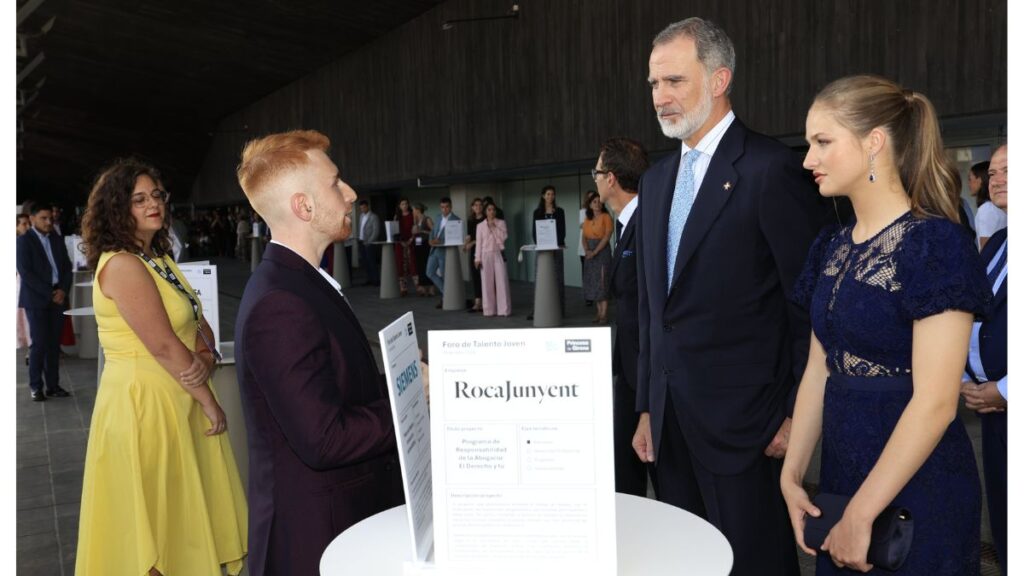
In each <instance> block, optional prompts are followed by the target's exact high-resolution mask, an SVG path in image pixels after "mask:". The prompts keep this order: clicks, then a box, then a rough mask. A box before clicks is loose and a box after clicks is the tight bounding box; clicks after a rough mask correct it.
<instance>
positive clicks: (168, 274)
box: [138, 251, 221, 362]
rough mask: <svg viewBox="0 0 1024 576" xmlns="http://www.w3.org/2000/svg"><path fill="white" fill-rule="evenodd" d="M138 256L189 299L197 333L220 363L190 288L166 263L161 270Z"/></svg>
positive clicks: (153, 262)
mask: <svg viewBox="0 0 1024 576" xmlns="http://www.w3.org/2000/svg"><path fill="white" fill-rule="evenodd" d="M138 255H139V258H142V261H143V262H145V263H146V264H149V267H150V268H152V269H153V270H154V271H155V272H156V273H157V274H158V275H159V276H160V277H161V278H163V279H164V280H166V281H167V282H168V283H170V284H171V286H174V287H175V288H177V289H178V291H179V292H181V293H182V294H184V295H185V297H186V298H188V303H189V304H191V305H192V318H193V319H194V320H195V321H196V332H198V333H199V337H200V338H202V339H203V343H204V344H206V347H207V348H209V349H210V352H212V353H213V357H214V358H216V359H217V361H218V362H219V361H220V359H221V355H220V352H218V351H217V348H216V346H214V345H213V343H212V342H210V341H209V340H208V339H207V338H206V334H204V333H203V327H202V324H201V323H200V321H199V301H198V300H196V296H195V294H194V293H193V292H192V291H191V290H189V289H188V288H185V285H184V284H182V283H181V280H178V276H177V275H175V274H174V272H173V271H172V270H171V267H170V266H168V265H167V263H164V266H163V268H161V267H160V265H159V264H157V263H156V260H153V259H152V258H150V257H149V256H146V254H145V253H144V252H141V251H140V252H139V253H138Z"/></svg>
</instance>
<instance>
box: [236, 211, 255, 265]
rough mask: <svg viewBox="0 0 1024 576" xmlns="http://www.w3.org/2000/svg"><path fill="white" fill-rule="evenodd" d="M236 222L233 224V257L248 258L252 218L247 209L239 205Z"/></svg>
mask: <svg viewBox="0 0 1024 576" xmlns="http://www.w3.org/2000/svg"><path fill="white" fill-rule="evenodd" d="M237 219H238V223H237V224H235V257H236V258H238V259H239V260H243V261H245V260H248V259H249V244H250V240H249V236H250V235H251V234H252V218H251V215H250V214H249V211H248V210H246V209H245V208H243V207H241V206H239V208H238V218H237Z"/></svg>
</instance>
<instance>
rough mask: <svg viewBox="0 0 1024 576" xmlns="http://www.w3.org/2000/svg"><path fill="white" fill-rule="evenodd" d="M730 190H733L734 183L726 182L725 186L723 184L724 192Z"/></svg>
mask: <svg viewBox="0 0 1024 576" xmlns="http://www.w3.org/2000/svg"><path fill="white" fill-rule="evenodd" d="M730 188H732V182H726V183H725V184H722V190H725V191H726V192H728V191H729V189H730Z"/></svg>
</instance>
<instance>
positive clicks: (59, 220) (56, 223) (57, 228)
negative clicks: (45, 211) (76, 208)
mask: <svg viewBox="0 0 1024 576" xmlns="http://www.w3.org/2000/svg"><path fill="white" fill-rule="evenodd" d="M50 211H51V213H52V214H53V231H54V232H56V233H57V236H64V228H63V224H64V211H63V210H61V208H60V206H58V205H56V204H53V205H51V206H50Z"/></svg>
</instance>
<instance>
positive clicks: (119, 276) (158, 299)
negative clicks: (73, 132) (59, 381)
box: [75, 160, 248, 576]
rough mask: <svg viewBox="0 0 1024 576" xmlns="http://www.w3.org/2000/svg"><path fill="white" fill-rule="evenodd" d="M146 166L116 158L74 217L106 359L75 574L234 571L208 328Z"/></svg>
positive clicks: (236, 528) (233, 526)
mask: <svg viewBox="0 0 1024 576" xmlns="http://www.w3.org/2000/svg"><path fill="white" fill-rule="evenodd" d="M159 182H160V177H159V174H158V173H157V171H156V170H155V169H154V168H153V167H151V166H148V165H146V164H143V163H141V162H139V161H136V160H118V161H116V162H115V163H114V164H113V165H112V166H110V167H109V168H107V169H105V170H104V171H103V172H102V173H101V174H100V175H99V177H98V178H97V179H96V183H95V184H94V186H93V189H92V192H91V193H90V194H89V202H88V206H87V207H86V212H85V215H84V217H83V219H82V233H83V241H84V244H85V250H86V257H87V259H88V261H89V265H90V267H92V268H93V269H95V271H96V273H95V280H94V282H93V306H94V307H95V310H96V323H97V326H98V329H99V339H100V343H101V344H102V345H103V351H104V353H105V355H106V365H105V367H104V369H103V375H102V377H101V378H100V385H99V390H98V392H97V395H96V407H95V409H94V410H93V414H92V424H91V427H90V431H89V445H88V451H87V454H86V459H85V478H84V480H83V484H82V511H81V517H80V522H79V531H78V556H77V560H76V565H75V574H77V575H78V576H92V575H103V576H120V575H124V576H144V575H148V576H158V575H171V576H175V575H178V574H182V575H188V576H207V575H208V576H220V575H221V574H222V566H225V567H226V568H227V571H228V573H229V574H238V573H239V571H240V570H241V568H242V558H243V557H244V556H245V554H246V551H247V549H248V542H247V532H246V525H247V523H248V509H247V507H246V502H245V494H244V493H243V491H242V483H241V480H240V479H239V476H238V468H237V466H236V464H235V457H234V454H233V453H232V451H231V446H230V444H229V443H228V439H227V435H225V434H224V431H225V430H227V422H226V420H225V417H224V412H223V411H222V410H221V408H220V405H219V404H218V403H217V399H216V396H215V395H214V393H213V391H212V390H211V388H210V379H209V376H210V373H211V371H212V369H213V366H214V364H215V359H214V356H215V355H217V352H216V349H215V348H214V344H213V342H214V340H213V334H212V332H211V331H210V328H209V326H208V325H207V324H206V321H205V320H204V319H203V317H202V308H201V306H200V305H199V300H198V298H197V297H196V296H195V293H194V292H193V290H192V288H191V286H189V284H188V282H187V281H186V280H185V278H184V277H183V276H182V274H181V271H180V270H179V269H178V267H177V265H175V263H174V262H173V260H172V258H171V257H170V250H171V243H170V238H169V235H168V232H167V227H168V225H167V220H166V211H167V200H168V194H167V193H166V192H165V191H164V190H162V189H161V188H160V186H159Z"/></svg>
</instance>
